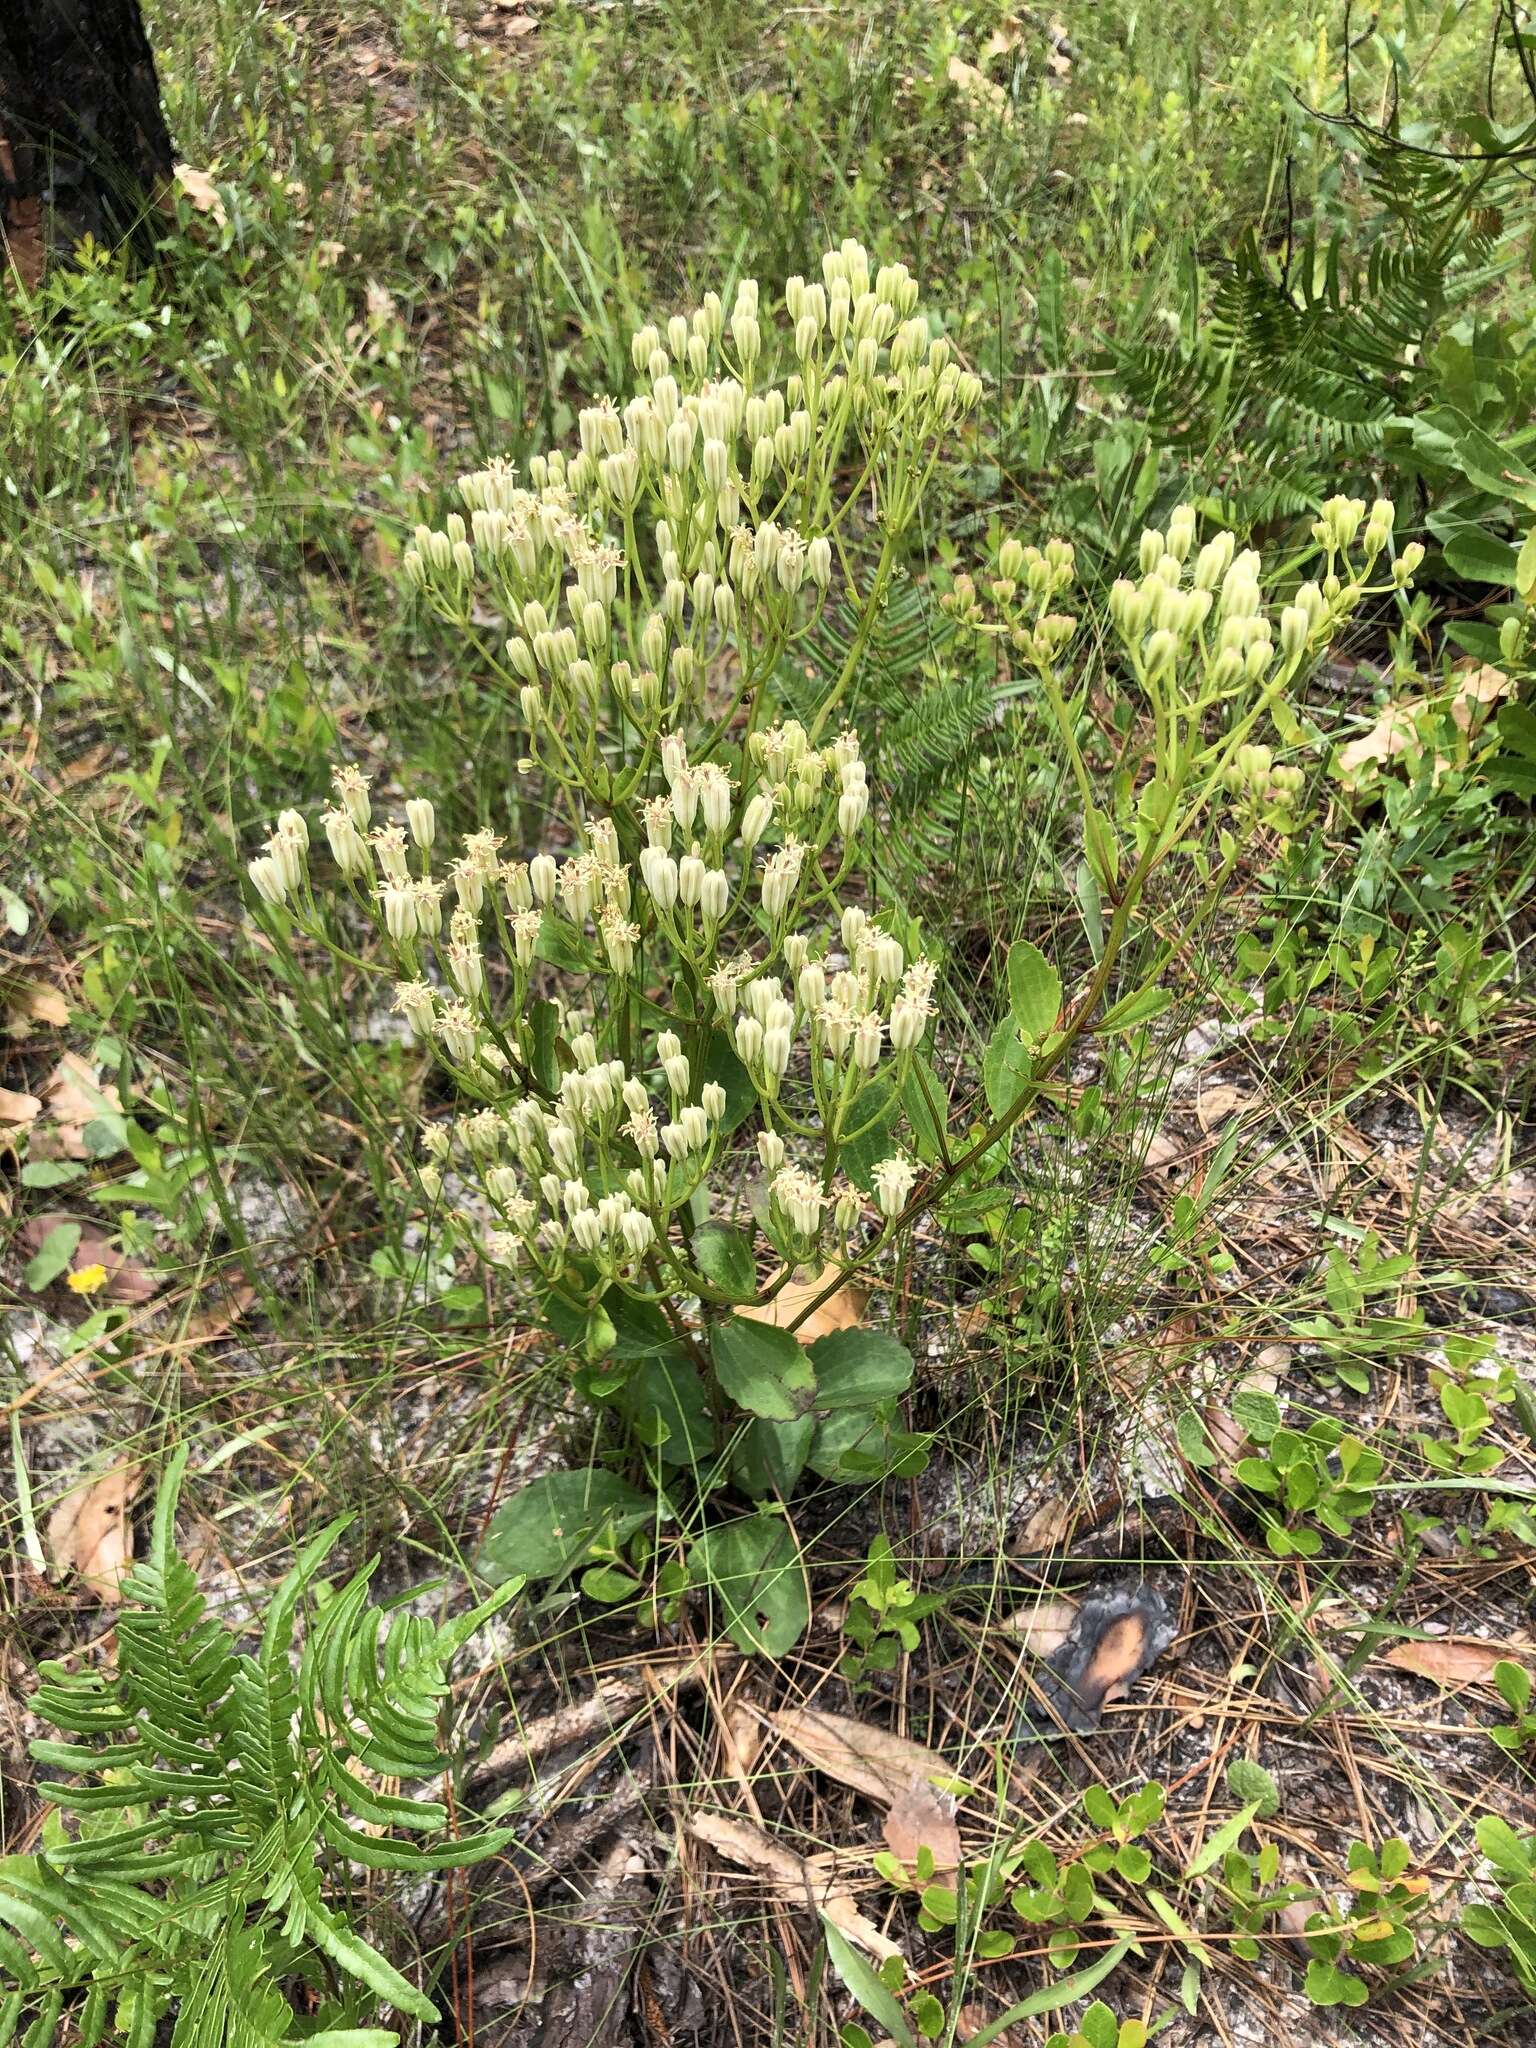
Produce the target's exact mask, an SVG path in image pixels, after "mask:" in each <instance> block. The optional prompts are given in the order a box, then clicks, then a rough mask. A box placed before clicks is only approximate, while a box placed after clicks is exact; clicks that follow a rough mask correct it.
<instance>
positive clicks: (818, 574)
mask: <svg viewBox="0 0 1536 2048" xmlns="http://www.w3.org/2000/svg"><path fill="white" fill-rule="evenodd" d="M805 572H806V574H807V575H808V576H809V577H810V579H811V581H812V582H813V583H814V584H815V586H816V588H817V589H818V590H825V589H826V588H827V586H828V585H829V584H830V583H831V581H832V543H831V541H829V540H828V539H827V537H826V535H825V534H818V535H817V536H816V538H815V540H813V541H812V542H811V543H810V544H809V546H808V547H807V548H806V551H805Z"/></svg>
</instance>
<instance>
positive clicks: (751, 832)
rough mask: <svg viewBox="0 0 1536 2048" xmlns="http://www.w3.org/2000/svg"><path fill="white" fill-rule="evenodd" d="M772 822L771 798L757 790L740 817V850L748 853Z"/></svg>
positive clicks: (765, 792) (766, 793)
mask: <svg viewBox="0 0 1536 2048" xmlns="http://www.w3.org/2000/svg"><path fill="white" fill-rule="evenodd" d="M772 822H773V798H772V797H771V796H770V795H769V794H768V792H767V791H766V790H759V791H758V792H757V794H756V796H754V797H753V798H752V800H751V802H750V803H749V804H748V805H747V807H746V809H745V810H744V811H743V812H742V815H741V844H742V850H743V851H744V852H746V853H750V852H751V851H752V849H753V847H754V846H756V844H757V842H758V841H759V840H760V839H761V838H762V836H763V834H764V833H765V832H766V831H767V829H768V827H769V825H771V824H772Z"/></svg>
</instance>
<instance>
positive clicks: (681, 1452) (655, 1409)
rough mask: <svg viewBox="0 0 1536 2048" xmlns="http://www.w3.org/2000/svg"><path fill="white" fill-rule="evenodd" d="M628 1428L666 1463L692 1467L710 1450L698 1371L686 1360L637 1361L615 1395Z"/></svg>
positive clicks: (674, 1357) (712, 1440)
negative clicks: (651, 1447)
mask: <svg viewBox="0 0 1536 2048" xmlns="http://www.w3.org/2000/svg"><path fill="white" fill-rule="evenodd" d="M616 1405H617V1407H618V1408H619V1409H620V1411H621V1412H622V1413H623V1414H625V1415H627V1416H628V1417H629V1421H630V1426H631V1428H633V1429H634V1430H635V1432H636V1434H637V1435H638V1436H639V1437H640V1438H641V1440H642V1441H643V1442H645V1443H648V1444H651V1445H653V1446H654V1447H655V1449H656V1454H657V1456H658V1457H659V1458H660V1459H661V1460H662V1462H663V1463H664V1464H667V1465H689V1466H694V1465H698V1464H699V1463H700V1462H701V1461H702V1460H703V1459H705V1458H707V1457H709V1456H710V1455H711V1454H712V1453H713V1451H714V1448H715V1425H714V1423H713V1422H712V1421H711V1420H710V1414H709V1399H708V1396H707V1395H706V1393H705V1390H704V1381H703V1379H702V1378H701V1377H700V1374H699V1371H698V1368H697V1367H696V1366H694V1365H693V1364H691V1363H690V1361H689V1360H688V1359H686V1358H683V1357H681V1356H679V1355H678V1354H676V1353H675V1352H674V1354H673V1355H672V1356H671V1357H670V1358H646V1359H642V1360H641V1362H640V1363H639V1365H638V1366H637V1367H636V1368H635V1370H634V1371H633V1372H631V1373H630V1375H629V1377H628V1379H626V1380H625V1382H624V1385H623V1387H622V1388H621V1389H620V1390H619V1393H618V1395H617V1397H616Z"/></svg>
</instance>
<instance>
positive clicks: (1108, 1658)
mask: <svg viewBox="0 0 1536 2048" xmlns="http://www.w3.org/2000/svg"><path fill="white" fill-rule="evenodd" d="M1177 1634H1178V1629H1177V1626H1176V1624H1175V1622H1174V1619H1173V1616H1172V1615H1171V1614H1170V1613H1169V1611H1168V1603H1167V1601H1166V1600H1165V1599H1164V1598H1163V1596H1162V1594H1161V1593H1159V1592H1158V1591H1157V1590H1156V1588H1155V1587H1152V1586H1149V1585H1147V1584H1146V1583H1145V1581H1142V1582H1141V1583H1139V1584H1137V1585H1134V1586H1119V1587H1112V1588H1110V1589H1109V1590H1108V1591H1106V1592H1102V1593H1093V1594H1090V1595H1089V1596H1088V1597H1087V1598H1086V1599H1084V1601H1083V1602H1082V1604H1081V1606H1080V1607H1079V1608H1078V1611H1077V1618H1076V1620H1075V1621H1074V1622H1073V1624H1072V1628H1071V1632H1070V1633H1069V1634H1068V1636H1067V1639H1066V1641H1065V1642H1064V1643H1061V1644H1060V1645H1059V1646H1058V1647H1057V1648H1056V1649H1054V1650H1052V1651H1051V1652H1050V1653H1049V1655H1048V1656H1045V1657H1042V1658H1041V1659H1040V1660H1039V1662H1038V1663H1037V1664H1034V1665H1033V1666H1032V1667H1031V1669H1030V1670H1029V1673H1028V1680H1029V1684H1030V1688H1031V1692H1032V1698H1031V1700H1030V1703H1029V1705H1028V1706H1027V1708H1026V1709H1025V1712H1024V1721H1023V1726H1022V1727H1021V1729H1020V1739H1021V1740H1023V1741H1034V1742H1043V1741H1048V1740H1050V1739H1051V1738H1052V1737H1057V1736H1061V1735H1091V1734H1092V1733H1093V1731H1094V1729H1095V1728H1097V1727H1098V1725H1099V1717H1100V1715H1101V1714H1102V1713H1103V1711H1104V1707H1105V1704H1106V1702H1107V1701H1109V1700H1111V1699H1118V1698H1120V1696H1121V1695H1122V1694H1123V1693H1125V1692H1126V1691H1128V1690H1129V1688H1130V1687H1131V1686H1132V1685H1134V1684H1135V1682H1136V1680H1137V1679H1138V1678H1140V1677H1141V1675H1142V1673H1143V1672H1144V1671H1146V1670H1148V1669H1149V1668H1150V1666H1151V1665H1153V1664H1154V1663H1156V1661H1157V1659H1158V1658H1159V1657H1160V1656H1161V1655H1162V1654H1163V1652H1164V1650H1166V1649H1167V1648H1168V1646H1169V1644H1170V1643H1171V1642H1172V1641H1173V1639H1174V1637H1175V1636H1176V1635H1177Z"/></svg>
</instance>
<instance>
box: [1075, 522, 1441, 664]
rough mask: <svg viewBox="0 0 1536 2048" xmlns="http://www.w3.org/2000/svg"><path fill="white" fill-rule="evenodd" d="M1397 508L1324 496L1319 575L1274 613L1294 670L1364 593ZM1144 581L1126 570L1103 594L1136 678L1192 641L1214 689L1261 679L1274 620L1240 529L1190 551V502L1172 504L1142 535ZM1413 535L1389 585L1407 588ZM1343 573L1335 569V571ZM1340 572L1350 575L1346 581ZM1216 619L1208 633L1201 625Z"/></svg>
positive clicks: (1415, 555) (1416, 551) (1318, 531)
mask: <svg viewBox="0 0 1536 2048" xmlns="http://www.w3.org/2000/svg"><path fill="white" fill-rule="evenodd" d="M1362 522H1363V523H1364V529H1365V530H1364V535H1363V539H1362V547H1361V555H1362V559H1361V561H1360V562H1359V563H1358V564H1357V565H1355V566H1354V567H1353V568H1352V567H1351V564H1350V562H1349V560H1348V556H1349V553H1350V550H1351V549H1352V548H1353V547H1354V545H1355V542H1356V539H1357V538H1361V526H1362ZM1392 524H1393V509H1392V505H1391V503H1390V501H1389V500H1388V499H1385V498H1382V499H1378V501H1377V502H1376V504H1375V505H1374V506H1373V507H1372V508H1371V511H1370V514H1369V517H1367V514H1366V508H1365V505H1364V502H1363V501H1362V500H1361V499H1358V498H1330V499H1329V500H1328V503H1327V504H1326V505H1325V506H1324V507H1323V516H1322V518H1321V519H1319V520H1318V521H1317V523H1316V524H1315V525H1314V527H1313V529H1312V532H1313V537H1314V539H1316V540H1317V542H1318V543H1319V545H1320V546H1322V547H1323V548H1324V549H1325V551H1326V555H1327V568H1326V571H1325V573H1324V575H1323V576H1322V578H1321V579H1320V580H1319V581H1316V582H1310V581H1309V582H1305V583H1303V584H1301V585H1300V587H1299V588H1298V589H1297V591H1296V594H1295V596H1294V597H1293V598H1292V600H1291V602H1290V603H1289V604H1287V605H1283V606H1281V607H1280V612H1279V658H1280V661H1281V663H1282V664H1283V666H1284V667H1285V668H1286V669H1288V670H1294V669H1295V668H1296V667H1298V666H1299V665H1300V663H1301V662H1302V661H1303V660H1304V659H1305V658H1306V656H1307V655H1308V654H1309V653H1314V652H1316V650H1317V649H1318V648H1319V647H1322V646H1326V644H1327V643H1328V641H1329V640H1330V639H1332V637H1333V635H1334V634H1335V633H1336V632H1337V631H1338V629H1339V627H1340V626H1341V625H1342V624H1343V622H1344V621H1345V620H1346V619H1347V618H1348V617H1349V616H1350V614H1351V613H1352V612H1353V611H1354V610H1355V608H1356V607H1357V606H1358V605H1359V603H1360V601H1361V599H1362V598H1363V597H1364V596H1365V595H1366V592H1367V579H1368V578H1369V576H1370V574H1371V572H1372V570H1373V569H1374V568H1375V566H1376V563H1377V561H1378V559H1379V558H1380V556H1381V553H1382V551H1383V549H1384V548H1385V547H1386V546H1387V543H1388V542H1389V541H1390V539H1391V537H1392ZM1139 554H1140V567H1141V580H1140V582H1139V583H1133V582H1131V581H1130V580H1129V579H1128V578H1125V577H1122V578H1121V579H1120V580H1119V581H1118V582H1116V583H1115V585H1114V587H1113V588H1112V589H1111V591H1110V594H1109V611H1110V617H1111V618H1112V619H1113V620H1114V622H1115V625H1116V627H1117V628H1118V630H1119V633H1120V636H1121V639H1122V640H1123V642H1124V643H1125V646H1126V649H1127V652H1128V653H1129V655H1130V657H1131V664H1132V667H1133V668H1134V669H1135V670H1136V672H1137V673H1138V674H1139V675H1141V676H1142V677H1144V678H1145V677H1147V676H1151V677H1154V678H1156V677H1158V676H1160V675H1164V674H1166V673H1168V672H1169V671H1171V670H1173V669H1174V668H1176V667H1177V666H1178V665H1179V663H1180V662H1181V661H1182V660H1183V659H1184V658H1185V656H1186V655H1187V654H1188V652H1189V651H1190V649H1191V648H1193V647H1196V646H1198V647H1199V648H1200V650H1201V651H1202V654H1203V653H1204V652H1205V650H1206V648H1207V642H1208V640H1209V641H1210V642H1211V643H1212V646H1213V651H1212V652H1211V654H1210V657H1209V660H1208V663H1207V664H1206V666H1207V673H1208V681H1209V684H1210V686H1211V687H1212V688H1214V689H1215V690H1217V691H1219V692H1223V693H1225V692H1227V691H1229V690H1232V689H1234V688H1236V687H1237V686H1239V685H1240V684H1242V683H1244V682H1248V683H1261V682H1264V681H1265V680H1266V679H1267V678H1268V677H1269V676H1270V674H1271V672H1272V671H1273V669H1274V667H1275V662H1276V649H1275V627H1274V626H1273V624H1272V623H1271V618H1270V612H1269V610H1267V609H1266V599H1265V594H1264V590H1263V586H1262V584H1261V582H1260V575H1261V571H1262V568H1263V563H1262V561H1261V559H1260V557H1259V555H1258V553H1257V552H1256V551H1255V550H1254V549H1252V548H1245V549H1243V550H1241V551H1239V549H1238V546H1237V541H1236V536H1235V535H1233V534H1232V533H1230V532H1220V533H1217V534H1215V535H1214V536H1213V537H1212V538H1211V539H1210V540H1208V541H1206V542H1205V544H1204V545H1203V546H1202V547H1201V548H1199V549H1198V550H1196V548H1195V509H1194V507H1193V506H1192V505H1179V506H1176V507H1175V508H1174V510H1173V512H1172V513H1171V514H1170V516H1169V520H1168V530H1167V532H1166V533H1160V532H1158V531H1157V530H1156V529H1155V528H1150V529H1148V531H1146V532H1145V533H1143V534H1142V536H1141V545H1140V550H1139ZM1423 555H1424V550H1423V548H1422V547H1420V546H1419V545H1418V544H1417V543H1416V542H1415V543H1412V544H1410V545H1409V546H1408V547H1406V548H1405V549H1404V550H1403V552H1402V554H1401V555H1400V556H1399V557H1398V559H1397V561H1396V562H1394V563H1393V565H1392V573H1391V583H1390V585H1389V586H1387V587H1395V588H1397V589H1402V588H1404V587H1405V586H1406V585H1407V583H1408V581H1409V579H1410V578H1411V577H1412V575H1413V572H1414V570H1415V569H1416V568H1417V567H1418V565H1419V563H1420V561H1422V559H1423ZM1341 569H1342V570H1343V571H1344V572H1345V574H1344V575H1341V574H1340V570H1341ZM1346 577H1347V579H1348V580H1346ZM1213 618H1214V634H1213V635H1208V634H1207V631H1206V628H1207V624H1208V622H1209V621H1211V620H1212V619H1213Z"/></svg>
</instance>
